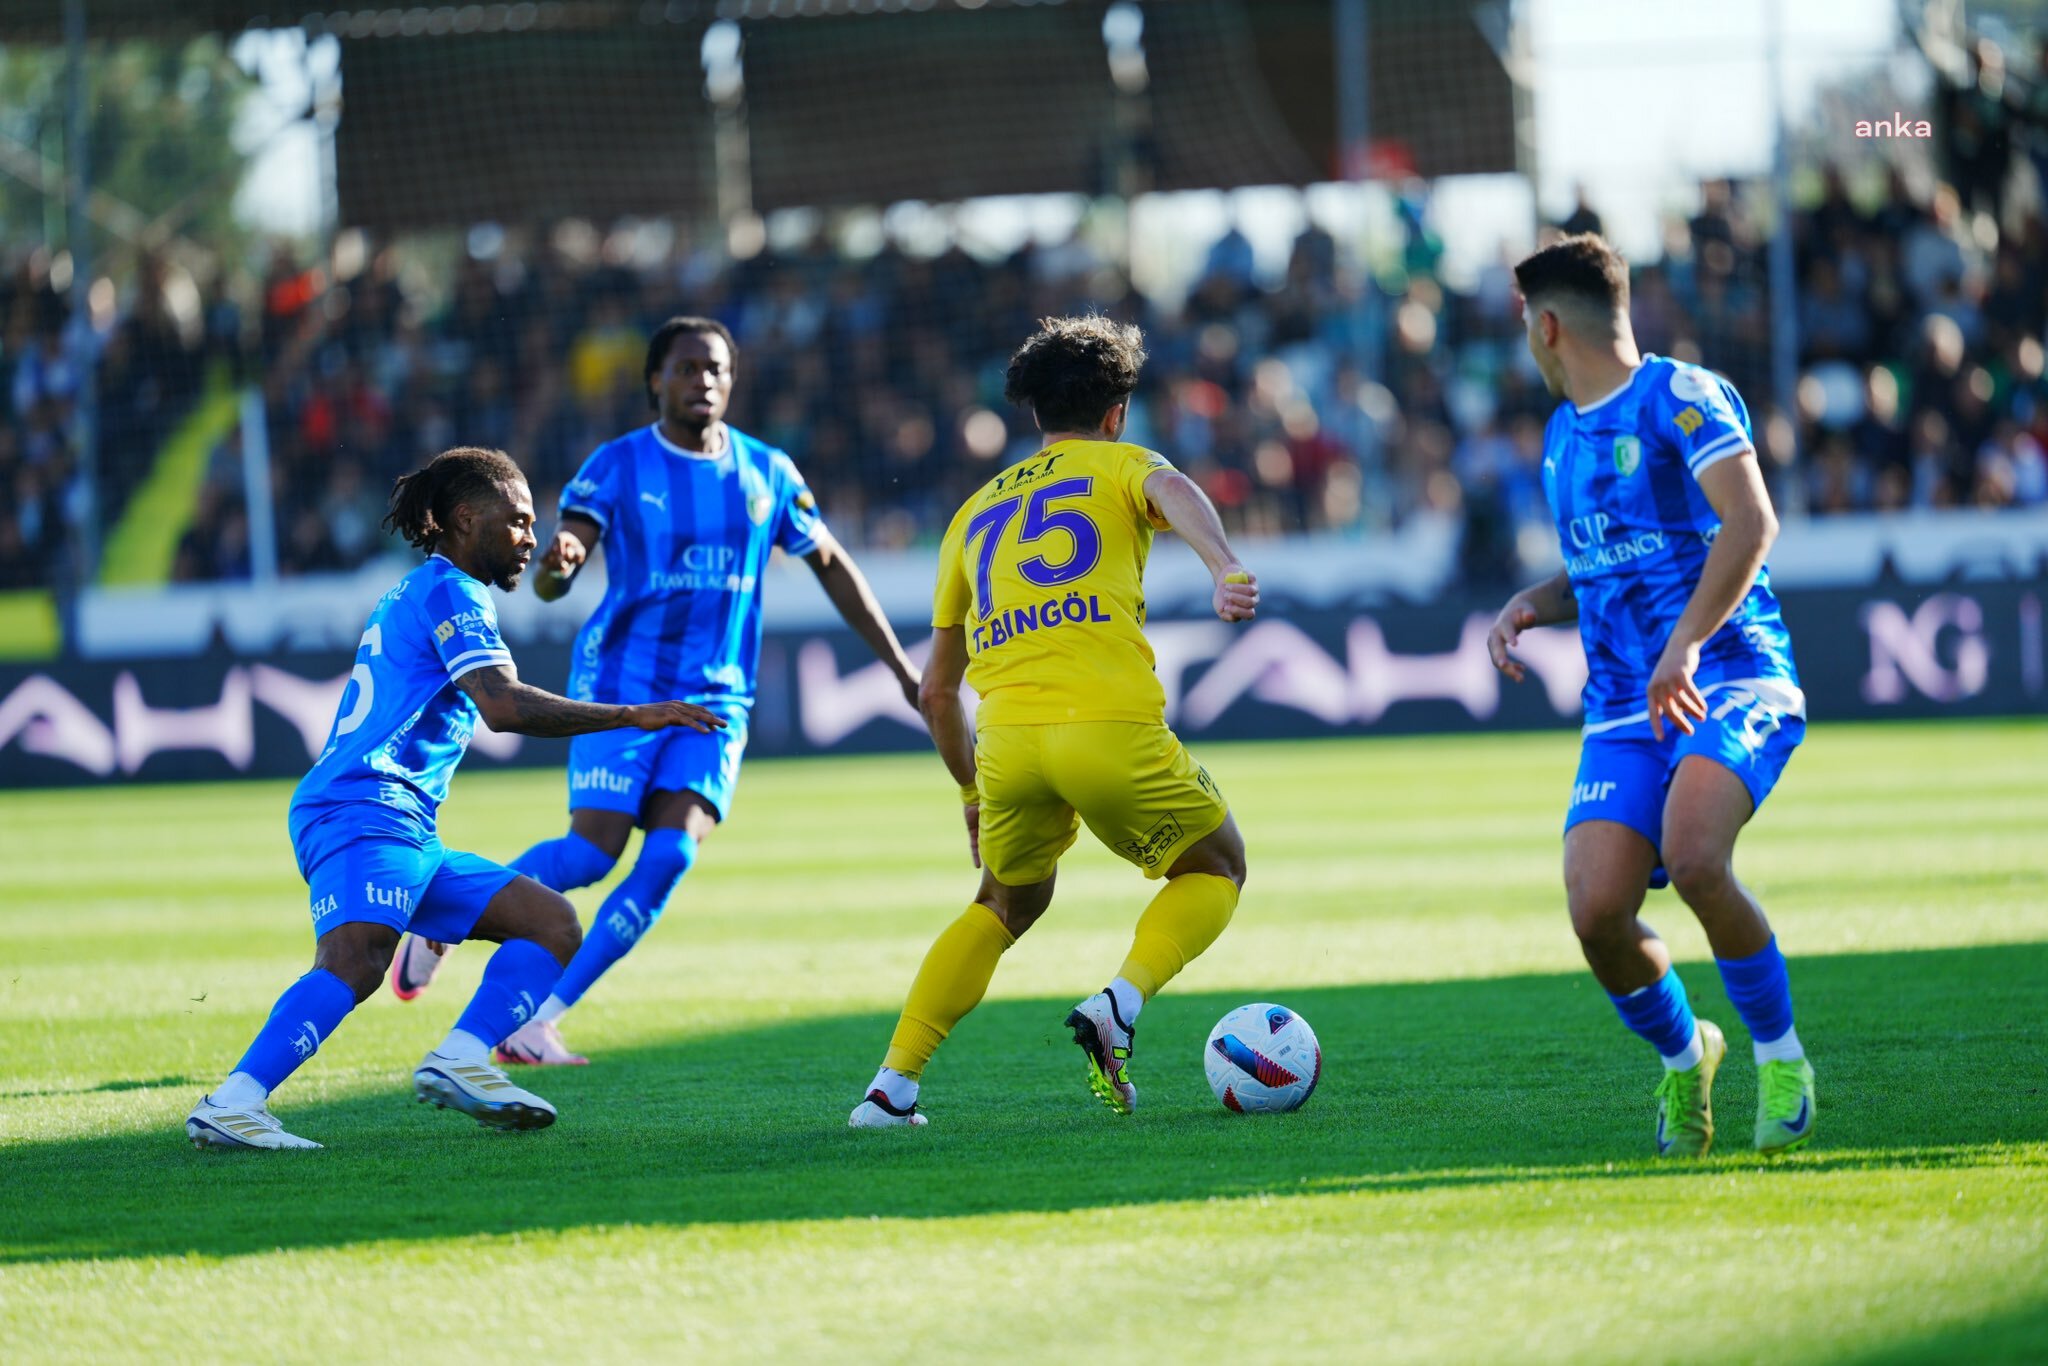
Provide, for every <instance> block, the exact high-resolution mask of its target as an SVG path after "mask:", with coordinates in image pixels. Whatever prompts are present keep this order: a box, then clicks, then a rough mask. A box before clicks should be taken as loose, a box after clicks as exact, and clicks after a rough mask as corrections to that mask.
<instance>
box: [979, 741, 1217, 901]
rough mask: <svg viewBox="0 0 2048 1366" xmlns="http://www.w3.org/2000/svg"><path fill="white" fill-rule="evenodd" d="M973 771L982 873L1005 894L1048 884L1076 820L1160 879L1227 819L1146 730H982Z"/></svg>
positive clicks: (1196, 777)
mask: <svg viewBox="0 0 2048 1366" xmlns="http://www.w3.org/2000/svg"><path fill="white" fill-rule="evenodd" d="M975 764H976V768H977V774H976V785H977V786H978V787H979V788H980V789H981V862H982V866H983V867H985V868H987V869H988V871H989V872H990V873H992V874H993V875H994V876H995V879H996V881H998V882H1001V883H1004V884H1006V885H1008V886H1011V887H1022V886H1027V885H1029V884H1031V883H1034V882H1043V881H1044V880H1045V879H1046V878H1049V877H1051V876H1052V871H1053V867H1054V865H1056V864H1057V863H1058V862H1059V859H1060V855H1061V854H1064V853H1066V852H1067V850H1068V849H1069V848H1071V847H1072V846H1073V843H1074V838H1075V836H1076V835H1077V834H1078V833H1079V832H1080V829H1081V822H1083V821H1086V822H1087V823H1088V828H1089V829H1090V830H1092V831H1093V832H1094V833H1095V838H1097V839H1099V840H1101V841H1102V842H1103V843H1104V844H1106V845H1108V846H1109V847H1110V849H1111V850H1113V851H1114V852H1115V853H1117V854H1119V855H1121V856H1122V857H1124V858H1126V859H1128V860H1130V861H1131V862H1132V863H1135V864H1137V865H1138V867H1140V868H1142V869H1144V870H1145V876H1146V877H1159V876H1161V875H1163V874H1164V873H1165V872H1166V870H1167V869H1168V868H1170V867H1172V866H1173V864H1174V861H1175V860H1176V859H1178V858H1179V857H1180V856H1181V854H1182V853H1184V852H1185V851H1186V850H1187V849H1188V847H1189V846H1190V845H1192V844H1194V843H1195V841H1197V840H1199V839H1201V838H1202V837H1203V836H1205V835H1208V834H1209V833H1211V832H1212V831H1214V830H1215V829H1216V828H1217V827H1219V826H1221V825H1222V824H1223V821H1224V818H1225V817H1227V816H1228V815H1229V814H1230V809H1229V808H1228V807H1226V806H1225V805H1224V804H1223V794H1222V793H1220V792H1218V791H1217V790H1216V783H1215V781H1214V780H1213V779H1211V778H1210V777H1209V773H1208V770H1206V769H1204V768H1203V767H1202V766H1201V765H1200V764H1198V763H1196V762H1195V759H1194V756H1193V755H1191V754H1189V753H1188V751H1187V747H1186V746H1185V745H1183V744H1181V742H1180V738H1179V737H1178V736H1176V735H1175V734H1174V733H1173V732H1172V731H1170V730H1168V729H1167V728H1166V727H1165V726H1163V725H1159V724H1156V723H1152V722H1144V721H1063V722H1059V723H1056V724H1053V725H1045V726H990V727H988V728H987V729H986V730H983V731H982V732H981V733H980V734H979V735H977V736H976V737H975Z"/></svg>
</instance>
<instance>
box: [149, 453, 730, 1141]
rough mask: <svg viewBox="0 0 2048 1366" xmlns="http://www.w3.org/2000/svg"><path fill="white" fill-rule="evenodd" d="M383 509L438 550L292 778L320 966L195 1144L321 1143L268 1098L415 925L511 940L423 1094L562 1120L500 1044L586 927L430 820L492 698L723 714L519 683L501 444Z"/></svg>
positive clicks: (526, 534) (225, 1085) (395, 593)
mask: <svg viewBox="0 0 2048 1366" xmlns="http://www.w3.org/2000/svg"><path fill="white" fill-rule="evenodd" d="M386 521H387V523H388V524H389V525H390V526H391V527H392V528H393V529H394V530H396V531H397V532H398V533H399V534H400V535H401V536H403V537H405V539H406V540H408V541H409V542H411V543H412V544H414V545H416V546H418V547H419V548H420V549H421V550H423V551H426V552H427V553H428V559H427V561H426V563H424V564H422V565H421V566H420V567H419V568H417V569H415V570H413V571H412V572H411V573H410V574H407V575H406V576H405V577H404V578H403V579H401V580H400V581H399V583H398V586H397V587H396V588H393V589H392V590H391V591H390V592H389V593H386V594H385V595H384V596H383V598H381V599H380V600H379V601H378V603H377V606H376V608H375V609H374V610H373V611H372V612H371V613H370V621H369V625H368V627H367V628H365V630H364V631H363V638H362V643H361V644H360V645H358V646H357V647H356V663H355V668H354V669H353V670H351V671H350V674H349V682H348V686H347V687H346V688H345V689H344V690H343V692H342V695H341V704H340V708H339V710H338V712H337V714H336V716H335V718H334V728H333V729H332V730H331V731H329V732H328V736H327V745H326V748H324V749H323V750H321V752H320V757H319V758H318V759H317V760H316V761H314V764H313V768H312V771H311V772H309V773H307V774H306V776H305V778H304V779H303V780H302V781H301V782H300V783H299V786H298V789H297V790H296V791H295V792H293V793H292V802H291V818H290V825H291V835H292V848H293V850H294V851H295V852H296V853H297V855H298V860H299V871H300V873H301V874H303V875H304V877H305V879H306V884H307V887H308V889H309V893H310V897H311V901H312V911H313V933H314V936H315V944H314V950H313V970H312V971H311V972H308V973H307V974H306V975H305V976H304V977H301V978H300V979H299V980H298V981H296V982H294V983H292V985H291V986H290V987H289V988H288V989H287V990H286V991H285V993H284V995H282V996H280V997H279V998H278V1001H277V1005H276V1006H275V1007H274V1008H273V1009H272V1010H271V1012H270V1018H269V1019H268V1020H267V1021H265V1023H264V1025H263V1027H262V1029H260V1030H259V1031H258V1032H257V1034H256V1038H255V1041H254V1042H253V1043H251V1044H250V1045H249V1049H248V1051H247V1052H246V1053H244V1054H243V1055H242V1060H241V1061H240V1062H238V1063H236V1064H235V1068H234V1071H233V1072H232V1073H230V1074H229V1076H228V1078H227V1080H225V1081H223V1082H222V1083H221V1084H220V1085H219V1086H217V1087H215V1088H214V1089H213V1090H212V1091H211V1092H210V1093H208V1094H207V1095H205V1096H203V1097H201V1099H200V1101H199V1103H198V1104H197V1105H195V1106H194V1107H192V1114H191V1116H190V1117H189V1118H188V1119H187V1120H186V1121H185V1133H186V1136H187V1137H188V1138H190V1139H191V1140H192V1143H193V1145H194V1146H195V1147H200V1148H206V1147H228V1148H317V1147H319V1146H320V1145H319V1144H318V1143H314V1142H311V1141H310V1140H308V1139H304V1138H300V1137H298V1136H297V1135H295V1134H290V1133H287V1132H285V1130H284V1128H283V1126H282V1125H280V1124H279V1123H278V1121H277V1120H276V1119H275V1118H274V1117H272V1115H271V1114H270V1110H269V1108H268V1104H267V1102H268V1098H269V1095H270V1093H271V1092H272V1091H274V1090H276V1089H277V1087H278V1086H279V1084H281V1083H282V1082H283V1081H284V1079H285V1078H286V1077H289V1076H290V1075H291V1074H292V1073H293V1072H295V1071H297V1070H298V1068H299V1066H300V1065H301V1064H302V1063H304V1062H305V1061H306V1060H307V1059H308V1058H311V1057H312V1056H313V1054H314V1052H315V1051H316V1050H318V1049H319V1047H320V1045H321V1044H322V1043H324V1042H325V1041H326V1040H327V1039H328V1038H329V1037H331V1036H332V1035H333V1033H334V1030H335V1027H336V1026H338V1025H339V1024H340V1023H341V1022H342V1020H343V1019H344V1018H345V1017H346V1016H347V1015H348V1013H349V1012H350V1011H352V1010H354V1009H355V1008H356V1005H357V1004H358V1003H359V1002H361V1001H364V1000H367V999H368V998H369V996H370V994H371V993H372V992H374V991H375V990H376V989H377V983H378V982H379V981H380V980H382V978H383V976H384V971H385V968H386V966H387V965H388V964H389V963H390V962H391V958H392V953H393V950H395V949H396V948H397V946H398V939H399V936H400V935H401V934H402V933H404V932H405V931H406V930H408V929H409V930H411V931H413V932H414V933H415V934H419V935H423V936H426V937H427V938H430V939H433V940H435V941H437V942H440V943H444V944H452V943H456V942H458V941H460V940H463V939H487V940H491V941H493V942H495V943H497V944H498V945H499V948H498V951H497V952H496V953H494V954H492V955H491V960H490V962H489V963H487V964H486V965H485V966H484V977H483V983H482V985H481V986H479V987H478V988H477V992H476V995H475V996H474V997H472V998H471V1000H470V1003H469V1006H468V1008H467V1009H466V1010H464V1011H463V1012H462V1015H461V1016H460V1017H459V1018H458V1019H457V1020H456V1021H455V1027H454V1029H452V1030H451V1031H450V1032H449V1034H448V1037H447V1038H446V1039H444V1040H443V1041H442V1042H441V1044H440V1045H439V1046H438V1047H436V1048H435V1049H434V1050H433V1051H432V1052H430V1053H428V1054H427V1056H426V1058H425V1059H424V1060H422V1061H421V1063H420V1065H419V1067H418V1069H417V1070H416V1071H414V1073H413V1089H414V1092H415V1094H416V1095H417V1096H418V1097H419V1099H420V1100H422V1101H429V1102H432V1103H433V1104H435V1105H437V1106H441V1107H444V1108H452V1109H456V1110H460V1111H462V1112H463V1113H465V1114H468V1115H471V1116H473V1117H475V1119H476V1120H477V1122H478V1123H480V1124H483V1125H486V1126H488V1127H490V1128H494V1129H538V1128H544V1127H546V1126H547V1125H549V1124H552V1123H553V1122H554V1119H555V1110H554V1107H553V1106H552V1105H550V1104H548V1103H547V1102H546V1101H544V1100H542V1099H541V1098H540V1097H539V1096H536V1095H534V1094H532V1093H531V1092H528V1091H524V1090H521V1089H520V1088H519V1087H516V1086H514V1085H512V1083H511V1082H510V1081H508V1080H506V1077H505V1074H504V1073H503V1072H500V1071H499V1070H498V1069H497V1068H496V1067H493V1066H492V1065H491V1061H490V1050H491V1048H492V1046H493V1045H495V1044H496V1043H497V1042H498V1041H499V1040H501V1039H503V1038H504V1037H505V1036H506V1035H507V1034H510V1033H511V1032H512V1031H513V1030H514V1029H515V1028H517V1027H518V1026H519V1025H520V1024H522V1023H523V1022H525V1021H526V1020H527V1019H528V1018H529V1017H530V1016H531V1015H532V1014H533V1011H534V1010H535V1008H536V1007H537V1006H538V1005H539V1004H540V1002H541V1000H542V999H543V998H544V997H546V995H547V994H548V992H549V990H550V989H552V988H553V986H554V984H555V981H556V979H557V978H558V977H560V975H561V973H562V968H563V965H564V964H566V963H568V962H570V961H571V958H572V955H574V953H575V952H576V947H577V944H578V943H579V942H580V939H581V931H580V930H579V929H578V927H577V924H576V911H575V908H574V907H572V906H570V905H569V903H568V901H567V900H566V899H564V898H563V897H562V896H561V894H560V893H558V892H553V891H550V890H548V889H547V888H546V887H543V886H541V885H540V884H539V883H537V882H535V881H534V880H533V879H532V878H529V877H521V876H520V875H519V874H518V873H517V872H515V871H513V870H512V869H510V868H505V867H501V866H499V865H498V864H495V863H492V862H490V861H489V860H488V859H484V858H479V857H478V856H477V855H475V854H465V853H461V852H459V851H456V850H452V849H446V848H443V847H442V845H441V841H440V837H439V836H438V835H437V834H436V833H435V817H436V813H437V812H438V811H439V809H440V806H441V803H442V802H443V801H445V800H446V799H447V796H448V783H449V780H450V779H451V778H452V777H453V776H454V773H455V766H456V765H457V764H459V763H460V762H461V761H462V756H463V753H464V751H465V750H467V748H468V746H469V738H470V735H471V733H472V732H473V731H474V730H475V727H476V721H477V717H478V716H479V714H481V716H482V717H483V720H484V722H485V724H486V725H488V726H490V728H491V729H492V730H500V731H517V732H519V733H521V734H524V735H585V734H590V733H593V732H598V731H608V730H618V729H631V730H633V731H634V732H636V733H639V732H650V733H657V734H658V733H660V732H662V731H666V730H669V729H671V728H675V727H683V728H688V729H693V730H695V731H698V732H711V731H715V730H717V729H718V728H719V727H720V726H722V725H723V724H724V722H723V721H721V720H720V719H719V718H718V717H717V716H715V715H714V714H712V713H711V712H710V711H708V710H706V709H705V708H703V707H698V706H694V705H692V704H690V703H687V702H650V703H646V704H644V705H639V706H626V707H621V706H604V705H597V704H594V703H591V702H588V701H580V702H579V701H571V700H570V699H568V698H566V697H557V696H555V695H554V694H553V693H549V692H543V691H542V690H541V689H539V688H535V687H530V686H528V685H527V684H525V683H521V682H520V681H519V675H518V673H517V672H516V671H515V670H514V669H513V667H512V656H511V654H510V653H509V652H508V651H507V650H506V649H505V642H504V641H503V640H502V639H501V638H500V637H499V635H498V614H497V610H496V609H495V608H494V607H493V606H492V605H491V595H490V593H489V592H488V591H487V590H488V588H489V587H490V586H491V585H494V584H495V585H496V586H497V587H499V588H502V589H504V590H506V591H507V592H510V591H511V590H512V589H514V588H516V587H517V586H518V583H519V576H520V574H521V573H522V572H523V571H524V570H525V568H526V565H527V562H528V560H529V559H530V558H531V557H532V555H533V550H534V546H535V544H536V542H535V540H534V534H533V500H532V496H531V495H530V494H529V493H528V492H527V488H526V480H525V478H524V477H523V476H521V474H520V472H519V467H518V466H517V465H515V464H513V463H512V461H511V460H510V459H508V458H507V457H506V456H505V455H504V454H502V453H501V452H498V451H487V450H479V449H476V448H474V447H460V448H458V449H455V450H451V451H444V452H442V453H441V454H440V455H437V456H435V457H434V459H433V460H432V461H430V462H428V464H427V465H426V467H425V468H423V469H421V470H418V471H416V472H415V473H413V474H409V475H407V476H405V477H404V478H402V479H400V480H399V481H398V484H397V487H396V488H395V489H394V490H393V492H392V496H391V515H390V516H389V517H388V518H387V519H386Z"/></svg>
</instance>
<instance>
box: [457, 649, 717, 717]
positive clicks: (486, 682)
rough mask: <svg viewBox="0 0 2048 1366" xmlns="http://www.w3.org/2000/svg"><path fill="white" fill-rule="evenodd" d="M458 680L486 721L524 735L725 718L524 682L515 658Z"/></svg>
mask: <svg viewBox="0 0 2048 1366" xmlns="http://www.w3.org/2000/svg"><path fill="white" fill-rule="evenodd" d="M455 686H456V687H458V688H460V689H462V690H463V691H464V692H466V693H468V694H469V696H470V700H471V701H473V702H475V703H476V709H477V710H478V711H479V712H481V713H483V718H484V724H485V725H487V726H489V727H490V728H491V729H492V730H497V731H512V732H515V733H516V734H519V735H585V734H588V733H589V732H591V731H594V730H628V729H635V728H637V729H639V730H663V729H666V728H667V727H669V726H688V727H690V729H692V730H702V731H711V730H723V729H725V722H724V721H722V720H720V719H719V718H718V717H717V716H716V715H714V714H713V713H711V712H708V711H706V710H704V708H702V707H699V706H695V705H693V704H691V703H689V702H647V703H642V704H641V705H639V706H631V707H624V706H613V705H610V704H607V703H598V702H572V701H570V700H569V699H568V698H566V697H557V696H556V695H555V694H553V693H551V692H548V691H547V690H546V689H544V688H536V687H534V686H533V685H532V684H530V683H521V682H520V681H519V675H518V673H517V672H515V671H514V670H513V668H512V666H511V665H510V664H492V665H488V666H486V667H484V668H481V669H471V670H470V671H469V672H468V673H466V674H464V675H463V676H462V677H460V678H458V679H456V680H455Z"/></svg>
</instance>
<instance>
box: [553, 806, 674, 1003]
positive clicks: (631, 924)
mask: <svg viewBox="0 0 2048 1366" xmlns="http://www.w3.org/2000/svg"><path fill="white" fill-rule="evenodd" d="M696 859H697V841H696V840H695V839H694V838H692V837H691V835H690V834H689V832H688V831H685V830H650V831H648V832H647V836H646V838H645V839H643V840H641V841H640V857H639V858H638V859H637V860H635V862H634V864H633V871H632V872H630V873H628V874H626V877H625V880H624V881H622V882H621V883H619V885H618V886H616V887H614V888H612V894H611V895H610V896H608V897H606V898H605V899H604V905H603V906H601V907H599V908H598V912H597V920H596V921H595V922H594V923H593V924H592V925H591V926H590V928H589V929H588V930H587V931H585V932H584V935H583V947H582V948H580V949H578V950H577V951H576V957H575V958H573V959H571V960H570V963H569V966H568V967H567V968H565V969H564V970H563V972H562V980H561V981H560V982H558V983H556V984H555V998H556V999H557V1000H558V1001H560V1002H561V1004H562V1006H564V1007H566V1006H572V1005H575V1004H576V1002H577V1001H578V1000H580V999H582V996H583V993H584V992H586V991H588V990H590V988H591V986H592V985H593V984H594V983H595V982H596V981H597V979H598V978H600V977H602V976H604V974H605V970H606V969H607V968H609V967H611V965H612V964H614V963H616V962H618V961H619V960H620V959H621V958H623V957H625V956H626V951H627V950H628V949H630V948H632V947H633V945H635V944H637V943H639V942H640V938H641V936H642V935H644V934H646V933H647V932H648V931H649V930H651V929H653V928H654V922H655V921H657V920H659V919H660V918H661V912H662V908H663V907H665V906H667V905H668V898H669V893H670V892H672V891H674V890H675V886H676V884H677V883H678V882H680V881H682V879H683V874H685V873H687V872H689V871H690V865H691V864H692V863H694V862H695V861H696Z"/></svg>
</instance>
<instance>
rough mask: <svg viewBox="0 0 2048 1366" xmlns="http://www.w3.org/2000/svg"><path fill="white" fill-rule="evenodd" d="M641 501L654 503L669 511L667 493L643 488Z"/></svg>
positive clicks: (664, 510)
mask: <svg viewBox="0 0 2048 1366" xmlns="http://www.w3.org/2000/svg"><path fill="white" fill-rule="evenodd" d="M640 501H641V502H643V503H652V504H654V505H655V506H656V507H658V508H660V509H661V510H662V511H663V512H667V511H668V495H667V494H665V493H658V494H657V493H648V492H646V491H644V490H643V491H642V492H641V494H640Z"/></svg>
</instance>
